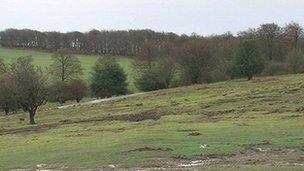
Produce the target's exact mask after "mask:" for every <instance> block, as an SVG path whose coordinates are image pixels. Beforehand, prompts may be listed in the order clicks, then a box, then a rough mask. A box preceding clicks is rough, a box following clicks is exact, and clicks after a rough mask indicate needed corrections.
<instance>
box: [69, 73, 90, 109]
mask: <svg viewBox="0 0 304 171" xmlns="http://www.w3.org/2000/svg"><path fill="white" fill-rule="evenodd" d="M68 88H69V91H70V100H76V102H77V103H79V102H80V100H82V99H83V98H84V97H85V96H86V95H87V94H88V92H89V88H88V85H87V83H86V82H85V81H84V80H81V79H75V80H72V81H70V82H69V85H68Z"/></svg>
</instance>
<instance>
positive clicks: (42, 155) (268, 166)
mask: <svg viewBox="0 0 304 171" xmlns="http://www.w3.org/2000/svg"><path fill="white" fill-rule="evenodd" d="M303 104H304V75H287V76H279V77H267V78H258V79H255V80H253V81H249V82H248V81H245V80H236V81H227V82H220V83H215V84H210V85H195V86H189V87H181V88H175V89H169V90H162V91H156V92H151V93H147V94H144V95H140V96H137V97H130V98H127V99H122V100H117V101H115V102H105V103H101V104H94V105H87V106H78V107H73V108H68V109H61V110H59V109H54V108H53V109H48V110H47V111H46V107H42V108H41V109H40V111H39V112H38V114H37V116H36V121H37V123H38V125H43V124H59V126H58V127H56V128H52V129H49V130H46V131H38V132H23V133H17V134H13V133H12V134H8V135H2V136H0V147H1V148H0V168H3V169H8V168H33V167H35V166H36V165H37V164H41V163H44V164H47V165H48V166H49V167H54V168H60V167H62V166H66V167H69V168H102V167H107V166H108V165H110V164H114V165H116V166H120V167H122V168H125V167H157V166H164V167H166V166H168V164H166V162H168V163H174V162H187V161H190V160H197V159H204V158H205V157H206V156H210V155H211V156H215V157H216V158H220V157H225V156H226V157H228V158H229V159H230V158H232V159H231V160H233V157H237V156H238V155H240V158H239V160H236V161H234V162H232V163H230V166H229V168H231V170H234V169H235V168H238V169H240V170H250V171H251V170H303V166H296V164H303V158H304V151H303V147H304V134H303V130H304V107H303ZM147 111H148V113H149V115H153V114H157V113H162V114H163V115H165V116H162V117H161V118H160V119H159V120H144V121H140V122H132V121H104V122H102V121H92V122H85V123H74V124H64V125H60V123H62V122H60V121H63V120H70V121H79V120H84V119H89V118H91V119H92V118H102V117H107V116H109V115H113V116H115V115H126V114H142V113H144V112H147ZM19 118H26V121H25V122H20V121H19ZM27 122H28V119H27V114H24V113H21V114H18V115H11V116H6V117H5V116H2V117H0V129H8V130H9V129H16V128H27V127H29V125H28V124H27ZM194 131H197V132H199V133H201V135H199V136H189V133H191V132H194ZM0 132H1V131H0ZM265 142H267V143H266V144H268V145H267V146H264V145H263V143H264V144H265ZM202 144H207V145H208V146H207V148H200V146H201V145H202ZM144 147H149V148H152V149H159V148H160V149H171V150H146V151H140V150H136V149H138V148H144ZM248 147H252V148H254V147H261V148H263V149H264V148H265V149H266V148H270V149H276V150H273V151H270V152H269V154H268V153H267V155H265V156H263V155H262V154H263V153H253V154H254V155H257V157H256V158H254V159H255V160H257V162H256V163H254V162H251V163H250V161H252V159H251V158H250V160H249V159H248V160H249V161H247V162H249V163H246V162H242V161H241V159H244V158H246V157H250V155H249V156H246V154H247V153H249V154H251V153H250V151H248ZM278 149H281V150H282V151H280V150H278ZM285 149H286V150H287V151H286V150H285ZM290 149H293V150H294V151H291V152H288V150H290ZM284 150H285V152H284ZM278 151H279V152H278ZM241 152H243V153H244V154H242V153H241ZM231 154H235V155H231ZM254 155H253V156H254ZM229 156H230V157H229ZM263 159H265V161H264V160H263ZM162 161H166V162H162ZM226 167H227V165H222V164H219V165H216V164H215V165H211V166H209V165H208V166H202V168H205V169H207V170H217V169H218V168H220V169H222V170H226V169H227V168H226Z"/></svg>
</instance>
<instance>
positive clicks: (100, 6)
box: [0, 0, 304, 35]
mask: <svg viewBox="0 0 304 171" xmlns="http://www.w3.org/2000/svg"><path fill="white" fill-rule="evenodd" d="M0 7H1V8H0V30H3V29H6V28H19V29H20V28H29V29H36V30H41V31H53V30H55V31H61V32H67V31H75V30H77V31H89V30H91V29H93V28H95V29H100V30H104V29H111V30H128V29H147V28H148V29H153V30H156V31H168V32H175V33H178V34H182V33H185V34H191V33H192V32H196V33H198V34H201V35H210V34H213V33H224V32H227V31H231V32H232V33H236V32H238V31H241V30H246V29H247V28H249V27H257V26H258V25H260V24H261V23H267V22H275V23H277V24H279V25H285V24H286V23H288V22H290V21H295V22H299V23H300V24H301V25H303V24H304V0H0Z"/></svg>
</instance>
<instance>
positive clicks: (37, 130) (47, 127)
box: [0, 124, 60, 136]
mask: <svg viewBox="0 0 304 171" xmlns="http://www.w3.org/2000/svg"><path fill="white" fill-rule="evenodd" d="M59 125H60V124H43V125H36V126H31V127H27V128H17V129H2V130H0V136H1V135H7V134H23V135H27V134H32V133H40V132H44V131H47V130H50V129H55V128H57V127H58V126H59Z"/></svg>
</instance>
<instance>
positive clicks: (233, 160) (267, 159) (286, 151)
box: [173, 142, 304, 167]
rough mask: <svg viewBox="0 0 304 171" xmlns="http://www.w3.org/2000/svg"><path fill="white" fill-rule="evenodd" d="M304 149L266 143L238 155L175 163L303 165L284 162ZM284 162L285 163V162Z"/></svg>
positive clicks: (295, 161)
mask: <svg viewBox="0 0 304 171" xmlns="http://www.w3.org/2000/svg"><path fill="white" fill-rule="evenodd" d="M303 151H304V149H303V148H279V147H274V146H273V145H272V144H271V143H269V142H265V143H261V144H255V145H246V147H245V150H243V151H242V152H240V153H237V154H230V155H222V156H220V155H208V156H202V157H196V158H195V159H193V160H185V159H181V160H175V161H173V163H175V165H177V166H178V167H195V166H200V167H204V166H240V165H273V166H284V165H292V166H296V165H303V166H304V161H303V159H302V158H298V159H294V160H289V161H287V162H286V160H285V161H284V157H287V156H289V155H292V154H294V153H298V152H303ZM283 161H284V162H283Z"/></svg>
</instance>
